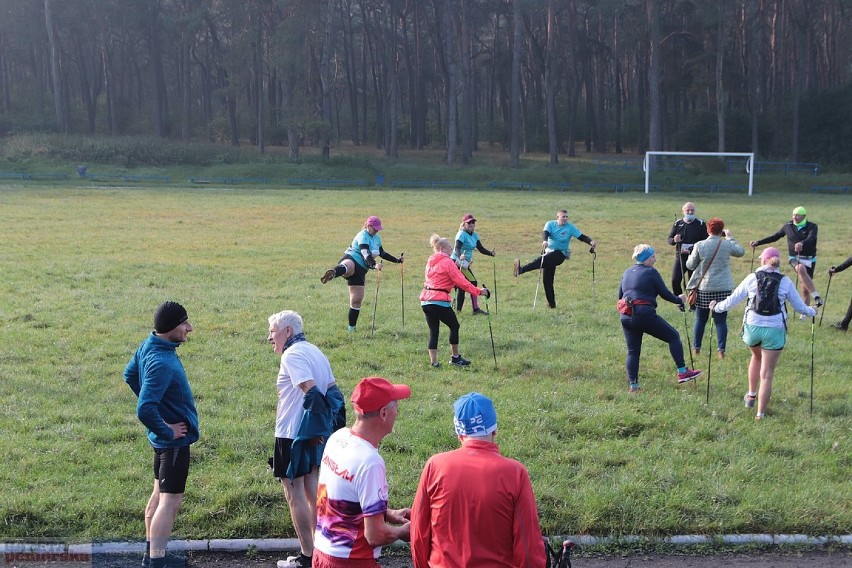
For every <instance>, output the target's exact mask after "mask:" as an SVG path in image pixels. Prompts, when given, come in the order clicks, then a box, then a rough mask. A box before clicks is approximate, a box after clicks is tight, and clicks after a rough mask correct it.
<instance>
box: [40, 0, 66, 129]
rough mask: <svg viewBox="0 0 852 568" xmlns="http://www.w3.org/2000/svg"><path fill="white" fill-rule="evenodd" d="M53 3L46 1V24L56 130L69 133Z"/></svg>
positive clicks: (49, 0)
mask: <svg viewBox="0 0 852 568" xmlns="http://www.w3.org/2000/svg"><path fill="white" fill-rule="evenodd" d="M51 7H52V1H51V0H44V24H45V26H46V27H47V41H48V44H49V46H50V76H51V78H52V79H53V107H54V110H55V111H56V129H57V130H59V131H60V132H66V133H67V132H68V123H67V121H66V119H65V108H64V106H63V100H64V97H63V91H62V78H61V77H60V74H59V46H58V45H57V43H58V41H59V39H58V38H57V35H56V29H55V28H54V27H53V13H52V11H51Z"/></svg>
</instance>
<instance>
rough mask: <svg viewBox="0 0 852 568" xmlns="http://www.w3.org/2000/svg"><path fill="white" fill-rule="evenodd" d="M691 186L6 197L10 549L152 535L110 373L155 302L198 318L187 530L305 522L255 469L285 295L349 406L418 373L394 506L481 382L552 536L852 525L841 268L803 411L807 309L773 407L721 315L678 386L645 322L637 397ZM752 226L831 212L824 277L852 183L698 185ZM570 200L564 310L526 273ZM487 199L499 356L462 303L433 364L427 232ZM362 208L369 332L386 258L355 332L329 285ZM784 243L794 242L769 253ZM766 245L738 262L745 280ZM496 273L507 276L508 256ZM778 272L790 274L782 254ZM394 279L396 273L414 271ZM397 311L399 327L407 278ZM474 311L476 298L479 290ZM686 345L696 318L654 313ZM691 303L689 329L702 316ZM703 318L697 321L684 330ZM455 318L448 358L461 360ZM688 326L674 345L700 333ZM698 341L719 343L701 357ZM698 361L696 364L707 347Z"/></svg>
mask: <svg viewBox="0 0 852 568" xmlns="http://www.w3.org/2000/svg"><path fill="white" fill-rule="evenodd" d="M684 200H685V198H684V196H682V195H678V194H673V193H668V194H656V195H650V196H644V195H636V194H628V195H625V194H617V195H613V194H598V195H592V194H584V193H550V192H484V191H419V190H418V191H376V190H362V191H351V190H296V189H287V190H280V189H233V188H232V189H216V188H207V189H204V188H180V189H174V188H162V189H151V188H132V189H127V188H123V189H122V188H116V189H113V188H90V187H69V188H62V187H39V186H26V187H24V186H22V185H18V186H16V185H13V184H7V185H5V186H3V187H2V188H0V211H1V212H2V223H0V242H2V249H0V269H2V274H3V279H2V283H0V290H2V293H0V317H2V319H3V322H4V323H3V325H2V326H1V327H0V401H2V402H0V432H2V434H3V435H2V436H0V458H2V460H3V462H4V466H3V468H2V469H0V483H2V484H3V487H4V491H2V493H0V517H2V519H3V523H2V526H0V538H13V537H62V538H69V539H80V540H84V539H116V538H141V537H142V535H143V534H144V528H143V524H142V508H143V507H144V504H145V501H146V499H147V497H148V495H149V493H150V488H151V487H150V486H151V480H150V477H151V476H150V473H149V472H150V462H151V452H150V450H149V448H148V445H147V441H146V439H145V437H144V430H143V427H142V426H141V424H139V422H138V421H137V420H136V418H135V415H134V409H135V399H134V397H133V395H132V393H131V392H130V389H128V388H127V386H126V385H125V384H124V383H123V380H122V377H121V373H122V370H123V368H124V365H125V363H126V361H127V360H128V358H129V357H130V356H131V354H132V353H133V351H134V349H135V348H136V347H137V345H138V344H139V343H140V342H141V341H142V340H143V339H144V337H145V335H146V334H147V333H148V332H149V331H150V329H151V325H152V324H151V320H152V314H153V311H154V309H155V307H156V305H157V304H158V303H159V302H160V301H162V300H164V299H174V300H177V301H180V302H181V303H183V304H184V305H185V306H186V307H187V308H188V310H189V313H190V317H191V321H192V323H193V324H194V326H195V331H194V332H193V334H192V335H191V337H190V341H189V342H188V343H187V344H186V345H184V346H182V347H181V349H180V350H179V354H180V355H181V358H182V360H183V362H184V365H185V367H186V369H187V373H188V375H189V378H190V382H191V383H192V386H193V389H194V391H195V393H196V398H197V405H198V408H199V414H200V419H201V429H202V438H201V440H200V441H199V442H198V444H196V445H195V446H194V448H193V452H194V453H193V464H192V470H191V473H190V482H189V486H188V491H187V498H186V501H185V505H184V508H183V511H182V512H181V514H180V517H179V519H178V525H177V527H176V530H175V536H176V537H182V538H211V537H221V538H226V537H264V536H274V537H281V536H292V535H293V531H292V527H291V526H290V520H289V516H288V514H287V512H286V505H285V503H284V498H283V495H282V492H281V489H280V487H279V486H278V485H277V483H276V482H275V480H274V479H273V478H272V477H271V475H270V472H269V470H268V468H267V466H266V460H267V457H268V456H269V455H270V451H271V446H272V444H271V442H272V436H273V422H274V414H275V388H274V384H275V374H276V372H277V366H278V360H277V357H276V356H275V355H274V354H273V353H272V351H271V348H270V347H269V345H268V344H267V343H266V328H267V322H266V318H267V316H268V315H269V314H271V313H273V312H275V311H278V310H281V309H285V308H289V309H295V310H297V311H299V312H300V313H301V314H302V315H303V316H304V319H305V327H306V334H307V336H308V339H309V340H311V341H313V342H314V343H316V344H317V345H319V346H320V347H321V348H322V349H323V350H324V351H325V353H326V354H327V355H328V356H329V358H330V360H331V362H332V366H333V368H334V371H335V375H336V376H337V378H338V381H339V383H340V384H341V386H342V389H343V391H344V393H345V395H346V396H347V398H348V395H349V394H350V393H351V391H352V388H353V386H354V385H355V383H356V382H357V381H358V380H359V379H360V378H361V377H364V376H368V375H374V374H378V375H383V376H386V377H388V378H390V379H392V380H394V381H401V382H405V383H408V384H410V385H411V386H412V389H413V395H412V398H411V400H410V401H406V402H404V403H402V404H401V407H400V417H399V420H398V422H397V427H396V431H395V432H394V433H393V434H392V435H391V436H390V437H388V438H387V439H386V440H385V442H384V444H383V445H382V453H383V455H384V456H385V459H386V460H387V463H388V470H389V476H390V484H391V500H392V506H395V507H399V506H406V505H408V504H410V502H411V500H412V498H413V495H414V491H415V488H416V484H417V480H418V477H419V474H420V471H421V468H422V466H423V464H424V462H425V461H426V459H427V458H428V457H429V456H430V455H432V454H433V453H435V452H439V451H443V450H447V449H450V448H453V447H455V446H456V444H457V442H456V440H455V439H454V437H453V435H452V422H451V404H452V401H453V400H454V399H455V398H456V397H458V396H459V395H461V394H463V393H465V392H468V391H470V390H478V391H480V392H483V393H485V394H487V395H489V396H491V397H492V398H493V399H494V400H495V403H496V407H497V412H498V418H499V423H500V428H499V437H498V441H499V443H500V446H501V449H502V451H503V453H504V454H506V455H508V456H511V457H514V458H517V459H519V460H521V461H522V462H523V463H524V464H525V465H526V466H527V467H528V469H529V470H530V473H531V476H532V479H533V484H534V488H535V492H536V496H537V499H538V504H539V510H540V515H541V523H542V527H543V530H544V532H545V533H546V534H552V535H556V534H583V533H584V534H594V535H621V534H640V535H666V534H684V533H710V534H721V533H752V532H770V533H807V534H846V533H849V532H850V530H852V507H850V503H852V489H850V484H849V479H850V473H852V471H850V468H851V467H852V458H850V455H852V451H850V439H849V436H850V426H852V421H850V415H852V400H850V388H849V376H850V368H852V354H850V353H852V350H850V348H849V347H850V340H852V337H850V336H849V335H848V334H842V333H839V332H837V331H835V330H834V329H832V328H831V327H830V324H831V323H834V322H835V321H837V320H839V319H840V317H842V314H843V313H844V311H845V309H846V306H847V305H848V302H849V298H850V296H852V274H849V273H848V272H847V273H841V274H838V275H837V276H836V277H835V278H834V279H833V281H832V285H831V291H830V295H829V298H828V306H827V309H828V312H827V314H826V316H825V322H824V323H823V326H822V327H818V328H817V329H816V333H815V337H814V342H813V345H814V351H815V358H814V360H815V371H814V382H815V400H814V412H813V415H812V416H810V415H809V411H808V406H809V385H810V376H811V373H810V362H811V345H812V342H811V325H810V322H807V323H806V322H800V321H798V319H795V318H791V322H790V334H789V338H788V346H787V348H786V349H785V351H784V354H783V355H782V359H781V363H780V365H779V368H778V370H777V373H776V378H775V390H774V393H773V398H772V403H771V406H770V409H769V413H768V416H767V419H766V420H764V421H763V422H760V423H755V422H754V420H753V419H752V416H753V411H749V410H746V409H744V408H743V404H742V395H743V392H744V390H745V387H746V383H745V371H746V364H747V361H748V351H747V349H746V347H745V346H744V345H743V344H742V342H741V341H740V340H739V338H738V330H739V322H740V318H741V315H742V307H740V308H738V309H736V310H735V311H733V312H732V313H731V315H730V318H729V326H730V329H731V331H730V336H729V345H728V358H727V359H726V360H724V361H718V360H716V359H714V360H713V361H712V376H711V381H712V383H711V392H710V403H709V405H705V395H706V388H707V383H706V379H707V376H706V375H705V376H704V377H702V378H701V379H700V380H699V382H698V384H690V385H686V386H680V387H678V386H677V385H676V384H675V379H674V368H673V365H672V363H671V360H670V359H669V356H668V351H667V348H666V346H665V345H664V344H662V343H661V342H658V341H656V340H653V339H646V343H645V347H644V350H643V355H642V368H641V379H642V386H643V391H642V393H641V394H640V395H638V396H632V395H628V394H627V392H626V390H627V388H626V387H627V385H626V379H625V373H624V354H625V347H624V339H623V337H622V334H621V330H620V326H619V324H618V317H617V313H616V311H615V307H614V304H615V297H616V291H617V287H618V282H619V278H620V275H621V273H622V272H623V271H624V270H625V269H626V268H627V267H628V266H630V264H631V262H632V261H631V259H630V253H631V251H632V248H633V246H634V245H635V244H637V243H639V242H648V243H650V244H652V245H654V246H655V247H657V249H658V250H659V251H660V254H659V258H660V260H659V263H658V268H659V270H660V271H661V273H663V276H664V279H665V280H666V281H668V274H669V271H670V268H671V259H672V257H673V254H672V253H671V248H670V247H668V246H667V245H666V244H665V237H666V235H667V234H668V231H669V229H670V227H671V224H672V222H673V221H674V219H675V216H676V215H677V214H678V213H679V212H680V206H681V204H682V202H683V201H684ZM694 200H695V201H696V203H697V205H698V214H699V215H700V216H702V217H703V218H705V219H707V218H709V217H711V216H721V217H722V218H724V219H725V221H726V222H727V224H728V227H729V228H730V229H731V230H732V231H733V233H734V236H735V237H736V238H737V239H738V240H740V242H741V243H747V242H748V241H749V240H752V239H756V238H760V237H764V236H766V235H768V234H770V233H772V232H774V231H775V230H776V229H777V228H778V226H779V225H780V224H781V223H782V222H783V221H785V220H787V219H788V218H789V214H790V211H791V210H792V208H793V207H794V206H796V205H800V204H801V205H805V206H806V207H807V208H808V211H809V217H810V218H811V219H812V220H813V221H814V222H816V223H818V224H819V226H820V240H819V265H818V270H819V275H818V277H817V287H818V289H819V290H820V291H821V292H822V293H823V295H825V292H826V283H827V280H826V276H825V269H827V268H828V266H830V265H832V264H838V263H840V262H841V261H842V260H844V259H845V258H846V257H847V256H848V255H849V254H850V252H852V251H850V249H849V243H850V242H852V226H850V223H849V220H850V211H852V208H850V205H849V197H848V196H826V195H817V196H812V195H810V194H809V195H807V196H804V197H802V196H797V195H792V194H788V193H780V194H760V195H757V196H755V197H752V198H748V197H746V196H742V195H713V196H710V195H706V194H705V195H697V196H694ZM562 207H565V208H567V209H568V210H569V212H570V219H571V221H572V222H574V223H575V224H576V225H577V226H578V227H579V228H580V229H581V230H583V231H584V232H586V233H587V234H590V235H591V236H592V237H593V238H595V239H596V240H597V242H598V254H597V260H596V262H595V279H594V285H593V282H592V257H591V255H589V254H588V253H587V252H586V251H587V247H586V246H584V245H583V244H582V243H577V242H576V241H575V242H574V247H573V252H574V254H573V257H572V258H571V259H570V260H569V261H568V262H567V263H566V264H564V265H563V266H561V267H560V268H559V269H558V271H557V276H556V293H557V301H558V308H557V309H556V310H547V309H545V308H544V307H543V306H545V303H544V301H543V294H541V295H540V297H539V306H538V307H537V309H536V310H535V311H533V310H532V301H533V294H534V291H535V286H536V278H535V275H531V274H530V275H524V276H522V277H520V278H518V279H515V278H513V277H512V276H511V264H512V260H513V259H514V258H515V257H521V258H522V259H524V260H529V259H531V258H532V257H533V256H534V255H535V254H536V253H537V251H538V247H539V242H540V241H539V239H540V230H541V227H542V225H543V224H544V223H545V222H546V221H548V220H550V219H552V218H553V216H554V213H555V211H556V210H557V209H559V208H562ZM468 211H470V212H473V213H474V214H475V215H476V216H477V219H478V220H479V223H478V231H479V234H480V237H481V238H482V241H483V243H484V244H485V246H487V247H489V248H491V247H494V248H496V250H497V257H496V259H495V262H494V264H492V261H491V259H488V258H483V257H481V256H480V257H478V260H477V261H476V263H475V264H474V268H475V270H476V273H477V275H478V276H479V280H480V282H484V283H486V284H488V286H489V287H490V288H491V289H492V290H496V298H494V299H492V300H490V302H489V307H490V309H491V311H492V314H493V317H492V318H491V323H492V326H493V336H494V342H495V345H496V353H497V361H498V368H497V369H495V368H494V363H493V359H492V353H491V343H490V338H489V329H488V322H487V320H486V319H485V318H474V317H472V316H470V315H469V312H466V313H465V315H464V316H462V318H461V321H462V330H461V348H462V353H463V354H464V355H465V356H466V357H468V358H469V359H471V360H473V365H472V367H471V368H470V369H469V370H460V369H455V368H450V367H449V366H448V365H444V366H443V367H442V368H441V369H432V368H430V367H429V366H428V364H427V363H428V357H427V355H426V345H425V344H426V338H427V330H426V326H425V322H424V321H423V316H422V313H421V312H420V308H419V302H418V301H417V297H418V294H419V292H420V289H421V288H420V287H421V285H422V277H423V266H424V264H425V260H426V258H427V257H428V255H429V253H430V252H431V251H430V249H429V246H428V238H429V235H430V234H431V233H433V232H438V233H440V234H441V235H445V236H448V237H450V238H452V237H453V236H454V234H455V231H456V230H457V228H458V221H459V219H460V217H461V215H462V213H465V212H468ZM368 214H378V215H379V216H381V218H382V220H383V222H384V225H385V230H384V231H383V232H382V239H383V241H384V245H385V248H386V249H387V250H388V251H389V252H391V253H393V254H399V253H400V252H403V251H404V252H405V256H406V263H405V265H404V274H403V272H402V271H401V267H400V266H398V265H393V264H387V265H386V269H385V271H384V272H383V275H382V281H381V288H380V292H379V300H378V306H377V309H376V329H375V336H374V337H372V338H371V337H370V323H371V319H372V313H373V310H374V300H375V294H376V281H377V275H376V273H374V272H372V273H370V274H369V276H368V285H367V294H366V300H365V303H364V307H363V310H362V316H361V320H360V323H359V327H358V331H357V332H356V333H347V332H346V311H347V301H348V300H347V295H346V286H345V285H344V283H343V282H342V281H340V280H335V281H333V282H331V283H329V284H327V285H322V284H320V282H319V276H320V275H321V274H322V272H323V271H324V270H325V269H326V268H328V267H330V266H332V265H333V264H334V263H335V262H336V261H337V259H338V258H339V257H340V255H341V253H342V252H343V250H344V249H345V247H346V245H348V244H349V242H351V239H352V237H353V235H354V234H355V233H356V232H357V231H358V230H359V228H360V226H361V223H362V222H363V220H364V218H365V217H366V216H367V215H368ZM779 245H781V246H780V247H779V248H782V250H783V245H784V243H779ZM750 261H751V254H750V253H747V254H746V256H745V257H744V258H742V259H738V260H735V261H734V262H733V272H734V276H735V280H737V281H739V280H740V279H741V278H743V277H744V276H745V275H746V274H747V273H748V271H749V268H750ZM495 270H496V275H497V276H496V281H495V278H494V272H495ZM788 272H789V271H788ZM403 284H404V286H403ZM403 289H404V316H405V325H404V326H403V324H402V310H403V301H402V291H403ZM466 309H467V310H469V302H468V305H467V306H466ZM660 313H661V314H662V315H663V317H665V318H667V319H668V320H669V321H670V322H671V323H672V324H673V325H675V326H676V327H677V328H678V329H679V330H680V331H681V335H682V336H683V335H684V334H683V331H684V315H682V314H681V313H680V312H678V311H677V309H676V308H675V307H674V306H671V305H669V304H665V305H664V306H663V307H661V309H660ZM687 317H689V320H690V325H691V316H687ZM691 335H692V330H691V328H690V336H691ZM446 337H447V335H446V329H443V330H442V338H441V340H442V346H441V359H442V360H444V359H447V358H448V356H449V351H448V349H447V348H446V345H445V344H444V342H445V341H446ZM684 339H685V338H684ZM706 347H707V339H706V338H705V348H706ZM696 366H697V367H699V368H705V369H706V367H707V359H706V358H703V357H702V360H701V361H696Z"/></svg>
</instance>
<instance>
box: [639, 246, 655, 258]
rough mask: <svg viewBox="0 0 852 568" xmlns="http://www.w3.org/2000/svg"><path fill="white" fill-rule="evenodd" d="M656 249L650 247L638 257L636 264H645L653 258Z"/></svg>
mask: <svg viewBox="0 0 852 568" xmlns="http://www.w3.org/2000/svg"><path fill="white" fill-rule="evenodd" d="M654 252H655V251H654V247H648V248H646V249H645V250H643V251H642V252H640V253H639V254H637V255H636V262H645V261H646V260H648V259H649V258H651V257H652V256H654Z"/></svg>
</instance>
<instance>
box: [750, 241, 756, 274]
mask: <svg viewBox="0 0 852 568" xmlns="http://www.w3.org/2000/svg"><path fill="white" fill-rule="evenodd" d="M756 249H757V247H751V266H750V267H749V269H748V271H749V272H754V251H755V250H756Z"/></svg>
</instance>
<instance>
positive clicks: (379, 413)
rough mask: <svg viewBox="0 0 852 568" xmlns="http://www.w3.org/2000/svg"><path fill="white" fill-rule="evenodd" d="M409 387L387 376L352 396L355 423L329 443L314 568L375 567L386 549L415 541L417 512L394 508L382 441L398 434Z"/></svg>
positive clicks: (362, 384) (364, 382)
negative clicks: (396, 424) (395, 431)
mask: <svg viewBox="0 0 852 568" xmlns="http://www.w3.org/2000/svg"><path fill="white" fill-rule="evenodd" d="M409 396H411V389H410V388H409V387H408V386H406V385H401V384H399V385H395V384H393V383H391V382H390V381H388V380H387V379H383V378H381V377H368V378H366V379H363V380H361V382H360V383H358V385H357V386H356V387H355V390H354V392H353V393H352V399H351V400H352V406H353V407H354V408H355V424H353V425H352V428H341V429H340V430H338V431H336V432H335V433H334V434H332V435H331V437H330V438H329V440H328V443H327V444H326V446H325V452H324V453H323V456H322V467H321V468H320V475H319V490H318V495H317V527H316V532H315V533H314V545H315V549H314V559H313V560H314V564H313V566H314V568H343V567H352V566H357V567H358V568H373V567H378V566H379V564H378V562H376V559H377V558H379V556H380V555H381V552H382V546H385V545H388V544H391V543H393V542H396V541H397V540H404V541H407V540H409V524H410V518H411V509H388V482H387V475H386V470H385V461H384V460H383V459H382V457H381V456H380V455H379V451H378V448H379V443H380V442H381V441H382V439H384V437H385V436H387V435H388V434H390V433H391V432H392V431H393V426H394V422H396V417H397V414H398V409H397V407H398V404H399V401H400V400H403V399H406V398H408V397H409Z"/></svg>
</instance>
